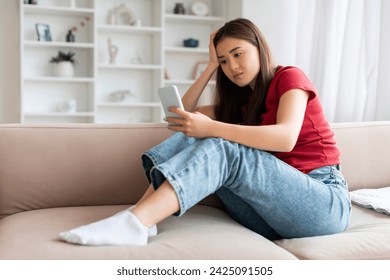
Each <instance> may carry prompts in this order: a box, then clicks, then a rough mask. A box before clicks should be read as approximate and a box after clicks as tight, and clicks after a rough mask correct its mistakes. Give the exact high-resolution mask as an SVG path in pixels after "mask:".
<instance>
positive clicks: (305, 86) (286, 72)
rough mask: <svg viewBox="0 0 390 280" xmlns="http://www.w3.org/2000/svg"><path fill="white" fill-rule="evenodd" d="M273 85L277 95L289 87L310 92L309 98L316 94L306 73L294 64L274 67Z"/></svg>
mask: <svg viewBox="0 0 390 280" xmlns="http://www.w3.org/2000/svg"><path fill="white" fill-rule="evenodd" d="M272 86H274V87H275V90H276V92H278V93H279V96H281V95H282V94H284V93H285V92H287V91H288V90H290V89H302V90H306V91H308V92H311V93H313V94H311V97H310V99H313V98H314V97H315V95H316V89H315V86H314V84H313V83H312V82H311V81H310V79H309V78H308V77H307V75H306V74H305V73H304V72H303V71H302V70H301V69H300V68H298V67H296V66H281V65H278V66H277V67H276V71H275V76H274V78H273V81H272V83H271V87H272Z"/></svg>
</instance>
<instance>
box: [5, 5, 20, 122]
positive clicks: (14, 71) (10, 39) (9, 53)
mask: <svg viewBox="0 0 390 280" xmlns="http://www.w3.org/2000/svg"><path fill="white" fill-rule="evenodd" d="M18 3H19V1H16V0H2V1H1V3H0V26H1V28H0V123H13V122H19V119H20V117H19V116H20V112H19V67H20V60H19V30H20V28H19V4H18Z"/></svg>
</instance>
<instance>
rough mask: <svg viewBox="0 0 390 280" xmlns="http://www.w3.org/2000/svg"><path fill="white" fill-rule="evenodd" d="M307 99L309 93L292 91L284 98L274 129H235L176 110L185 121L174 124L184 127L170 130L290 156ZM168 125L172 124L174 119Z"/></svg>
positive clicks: (180, 120)
mask: <svg viewBox="0 0 390 280" xmlns="http://www.w3.org/2000/svg"><path fill="white" fill-rule="evenodd" d="M308 98H309V93H307V92H306V91H303V90H300V89H292V90H289V91H288V92H286V93H285V94H283V96H282V97H281V98H280V102H279V107H278V112H277V117H276V124H275V125H266V126H245V125H234V124H228V123H223V122H219V121H214V120H212V119H210V118H209V117H207V116H206V115H203V114H201V113H199V112H195V113H189V112H184V111H183V110H180V109H173V111H174V112H176V113H177V114H179V115H180V116H181V117H183V119H176V120H174V122H176V123H177V124H180V125H181V126H170V127H169V128H170V129H172V130H175V131H181V132H183V133H185V134H186V135H188V136H192V137H197V138H205V137H219V138H223V139H226V140H229V141H232V142H236V143H240V144H242V145H245V146H248V147H253V148H256V149H261V150H267V151H279V152H288V151H291V150H292V149H293V148H294V146H295V144H296V142H297V139H298V135H299V132H300V130H301V127H302V123H303V118H304V115H305V111H306V105H307V100H308ZM167 121H169V122H171V119H169V120H167Z"/></svg>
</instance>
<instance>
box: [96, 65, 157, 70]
mask: <svg viewBox="0 0 390 280" xmlns="http://www.w3.org/2000/svg"><path fill="white" fill-rule="evenodd" d="M98 68H100V69H112V70H161V69H162V68H163V67H162V65H158V64H99V65H98Z"/></svg>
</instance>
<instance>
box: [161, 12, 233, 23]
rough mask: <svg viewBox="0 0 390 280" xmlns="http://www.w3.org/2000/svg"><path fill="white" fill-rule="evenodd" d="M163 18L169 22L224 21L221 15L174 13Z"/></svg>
mask: <svg viewBox="0 0 390 280" xmlns="http://www.w3.org/2000/svg"><path fill="white" fill-rule="evenodd" d="M165 18H166V20H167V21H169V22H198V23H199V22H204V23H220V22H225V19H224V18H223V17H213V16H194V15H176V14H166V15H165Z"/></svg>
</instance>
